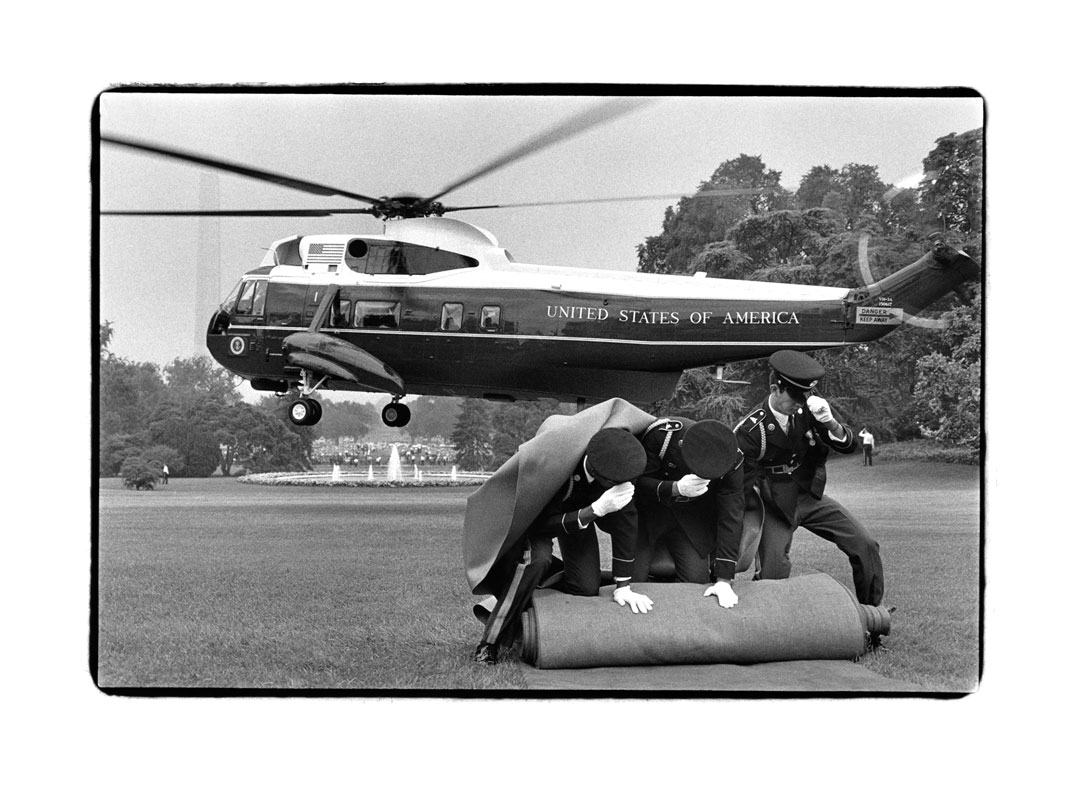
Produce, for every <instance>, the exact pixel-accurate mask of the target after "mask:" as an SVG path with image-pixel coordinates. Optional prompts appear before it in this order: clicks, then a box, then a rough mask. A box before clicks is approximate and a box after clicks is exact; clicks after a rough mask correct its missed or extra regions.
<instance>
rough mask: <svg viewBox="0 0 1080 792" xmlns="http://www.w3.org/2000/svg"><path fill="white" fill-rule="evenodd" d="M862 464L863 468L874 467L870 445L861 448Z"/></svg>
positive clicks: (872, 451)
mask: <svg viewBox="0 0 1080 792" xmlns="http://www.w3.org/2000/svg"><path fill="white" fill-rule="evenodd" d="M862 463H863V467H866V466H867V465H869V466H870V467H873V466H874V447H873V446H872V445H864V446H863V447H862Z"/></svg>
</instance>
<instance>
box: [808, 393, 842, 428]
mask: <svg viewBox="0 0 1080 792" xmlns="http://www.w3.org/2000/svg"><path fill="white" fill-rule="evenodd" d="M806 406H807V407H808V408H809V409H810V414H811V415H813V416H814V420H816V421H817V422H818V423H823V424H825V425H827V426H828V425H831V424H832V422H833V420H835V419H834V418H833V414H832V409H831V408H830V407H829V403H828V402H827V401H825V400H824V399H823V398H821V397H820V396H808V397H807V399H806Z"/></svg>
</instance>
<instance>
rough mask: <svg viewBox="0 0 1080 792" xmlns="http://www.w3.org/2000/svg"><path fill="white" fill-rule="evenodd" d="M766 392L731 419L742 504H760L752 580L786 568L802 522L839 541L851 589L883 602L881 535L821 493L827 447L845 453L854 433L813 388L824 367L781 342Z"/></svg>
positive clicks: (781, 574)
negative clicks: (878, 538)
mask: <svg viewBox="0 0 1080 792" xmlns="http://www.w3.org/2000/svg"><path fill="white" fill-rule="evenodd" d="M769 365H770V366H771V367H772V371H771V372H770V377H769V398H768V399H766V400H765V401H764V402H762V403H761V405H759V406H758V408H757V409H755V410H754V411H753V412H751V413H750V414H749V415H747V416H746V417H745V418H743V419H742V421H740V422H739V423H738V425H737V426H736V427H735V437H736V439H737V440H738V443H739V448H740V449H741V450H742V452H743V454H744V455H745V463H744V465H743V486H744V492H745V495H746V506H747V508H748V509H749V508H755V507H760V505H761V504H759V503H758V498H757V494H756V493H755V492H754V489H755V487H756V488H757V489H758V490H759V491H760V494H761V502H762V504H763V506H764V509H765V514H764V521H763V524H762V529H761V539H760V543H759V545H758V553H757V573H756V574H755V575H754V579H755V580H762V579H765V580H769V579H781V578H786V577H788V576H789V575H790V574H791V559H790V557H789V553H790V551H791V540H792V538H793V536H794V534H795V529H796V528H798V527H799V526H800V525H801V526H803V527H804V528H806V529H807V530H808V531H810V532H812V533H814V534H817V535H818V536H820V537H822V538H823V539H827V540H828V541H830V542H832V543H833V544H835V545H836V546H837V547H839V548H840V549H841V550H842V551H843V552H844V554H845V555H846V556H847V557H848V560H849V561H850V562H851V573H852V577H853V578H854V582H855V596H856V598H857V599H858V600H859V602H861V603H863V604H865V605H880V604H881V599H882V595H883V594H884V591H885V578H884V573H883V571H882V566H881V555H880V553H879V550H878V543H877V541H876V540H874V539H873V537H871V536H870V534H868V533H867V532H866V529H865V528H863V526H862V525H861V524H860V523H859V521H858V520H856V519H855V517H854V516H852V514H851V513H850V512H849V511H848V510H847V509H845V508H844V507H843V506H841V505H840V504H839V503H837V502H836V501H834V500H833V499H832V498H830V497H828V496H826V495H825V494H824V491H825V459H826V457H828V454H829V449H830V448H832V449H835V450H836V451H839V452H840V453H842V454H850V453H853V452H854V451H856V450H857V449H858V448H859V445H860V442H859V438H858V436H857V435H856V434H855V433H854V432H853V431H852V430H851V428H850V427H848V426H845V425H843V424H842V423H840V422H839V421H837V420H836V418H835V417H834V416H833V414H832V409H831V408H830V407H829V403H828V402H827V401H825V399H823V398H822V397H821V396H818V395H817V394H816V393H814V391H813V388H814V387H815V386H816V385H817V383H818V381H819V380H820V379H821V378H822V377H824V376H825V369H824V368H823V367H822V366H821V364H820V363H818V362H817V361H816V360H814V359H813V358H811V357H810V356H809V355H806V354H803V353H802V352H796V351H794V350H790V349H785V350H781V351H780V352H776V353H775V354H773V355H772V356H771V357H770V358H769Z"/></svg>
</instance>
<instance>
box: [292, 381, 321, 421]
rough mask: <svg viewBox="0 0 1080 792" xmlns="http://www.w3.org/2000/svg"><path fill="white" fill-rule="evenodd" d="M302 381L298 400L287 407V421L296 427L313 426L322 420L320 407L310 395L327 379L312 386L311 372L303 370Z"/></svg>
mask: <svg viewBox="0 0 1080 792" xmlns="http://www.w3.org/2000/svg"><path fill="white" fill-rule="evenodd" d="M302 374H303V378H304V379H303V381H302V382H301V384H300V398H299V399H297V400H296V401H294V402H293V403H292V404H290V405H289V420H290V421H292V422H293V423H294V424H296V425H297V426H314V425H315V424H317V423H318V422H319V419H320V418H322V405H321V404H319V403H318V402H317V401H315V400H314V399H313V398H311V394H313V393H314V392H315V391H317V390H318V389H319V386H320V385H322V384H323V383H324V382H326V380H327V377H323V378H322V379H321V380H319V381H318V382H316V383H315V384H314V385H313V384H312V382H311V380H312V376H311V372H310V371H307V370H306V369H305V370H303V372H302Z"/></svg>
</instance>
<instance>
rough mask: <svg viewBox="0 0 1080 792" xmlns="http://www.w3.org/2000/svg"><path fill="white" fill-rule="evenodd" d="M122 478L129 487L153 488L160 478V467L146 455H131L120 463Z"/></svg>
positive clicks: (137, 488) (139, 488)
mask: <svg viewBox="0 0 1080 792" xmlns="http://www.w3.org/2000/svg"><path fill="white" fill-rule="evenodd" d="M120 478H121V479H123V480H124V486H125V487H127V488H128V489H136V490H152V489H153V488H154V482H156V481H157V479H158V468H156V467H155V466H154V464H153V463H152V462H150V460H148V459H146V458H145V457H144V456H142V455H141V454H140V455H137V456H129V457H128V458H127V459H125V460H124V463H123V464H122V465H120Z"/></svg>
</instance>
